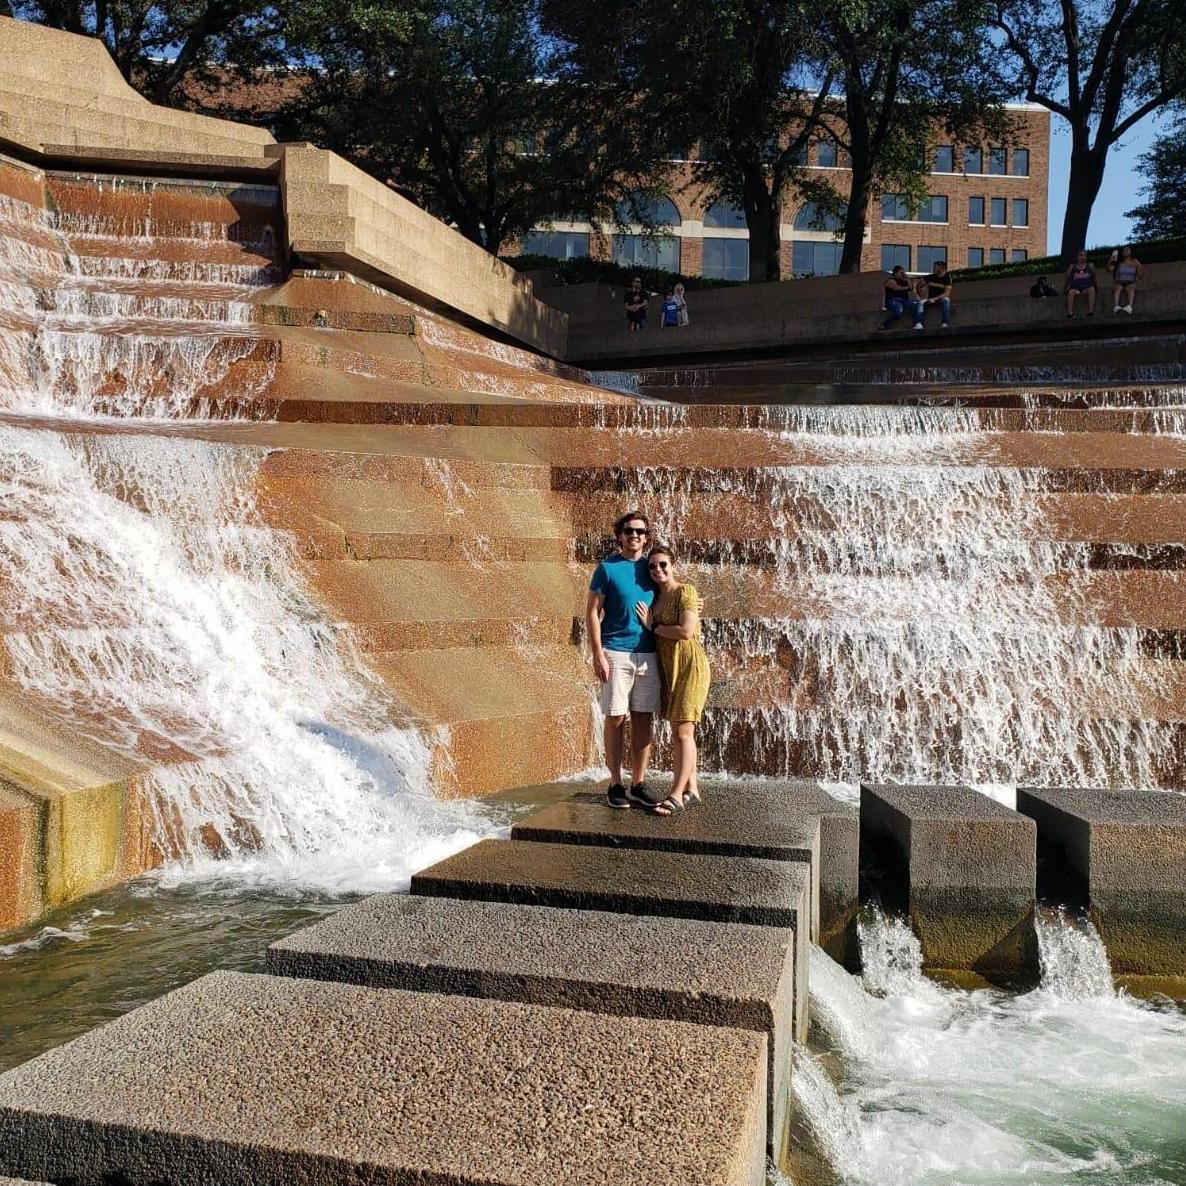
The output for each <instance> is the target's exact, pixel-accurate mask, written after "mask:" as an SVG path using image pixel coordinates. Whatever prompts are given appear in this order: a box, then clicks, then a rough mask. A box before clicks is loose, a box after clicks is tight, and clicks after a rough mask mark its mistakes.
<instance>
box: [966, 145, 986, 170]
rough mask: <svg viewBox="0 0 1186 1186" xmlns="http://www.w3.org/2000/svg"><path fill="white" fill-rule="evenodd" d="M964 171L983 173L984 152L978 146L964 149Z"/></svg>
mask: <svg viewBox="0 0 1186 1186" xmlns="http://www.w3.org/2000/svg"><path fill="white" fill-rule="evenodd" d="M964 172H965V173H983V172H984V153H982V152H981V151H980V149H978V148H965V149H964Z"/></svg>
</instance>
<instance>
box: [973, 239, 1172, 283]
mask: <svg viewBox="0 0 1186 1186" xmlns="http://www.w3.org/2000/svg"><path fill="white" fill-rule="evenodd" d="M1118 246H1120V245H1117V246H1112V247H1091V248H1089V249H1088V251H1087V258H1088V259H1089V260H1090V261H1091V262H1092V263H1093V264H1094V265H1095V266H1096V268H1098V269H1101V270H1102V269H1103V267H1104V265H1105V264H1106V263H1107V262H1108V257H1109V256H1110V255H1111V254H1112V252H1113V251H1116V250H1117V247H1118ZM1132 249H1133V254H1134V255H1135V256H1136V257H1137V259H1139V260H1140V261H1141V263H1143V264H1165V263H1173V262H1176V261H1178V260H1186V236H1179V237H1178V238H1175V239H1149V240H1147V241H1146V242H1144V243H1133V244H1132ZM1066 267H1067V265H1066V263H1065V262H1064V261H1063V258H1062V256H1061V255H1042V256H1037V257H1035V258H1034V259H1024V260H1019V261H1018V262H1017V263H1011V264H989V265H988V266H987V267H983V268H957V269H956V270H954V271H953V272H952V273H951V278H952V280H953V281H954V280H996V279H998V278H1000V277H1002V276H1051V277H1053V276H1061V275H1062V274H1063V272H1065V271H1066Z"/></svg>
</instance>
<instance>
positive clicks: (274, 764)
mask: <svg viewBox="0 0 1186 1186" xmlns="http://www.w3.org/2000/svg"><path fill="white" fill-rule="evenodd" d="M260 459H261V457H260V455H259V454H257V453H254V452H252V451H249V450H243V449H231V448H226V447H222V446H217V445H213V444H209V443H206V442H200V441H179V440H163V439H153V438H121V437H117V436H108V437H77V438H69V437H64V436H61V435H59V434H57V433H50V432H40V431H35V430H18V429H12V428H4V427H0V505H2V506H3V507H4V510H5V514H4V517H3V518H0V586H2V587H3V588H4V590H5V594H6V596H5V603H4V612H3V616H4V628H5V634H4V646H5V649H6V651H7V656H8V666H9V668H10V669H11V672H12V674H13V677H14V678H15V679H16V680H17V681H18V682H19V683H20V684H21V685H22V686H24V687H26V688H28V689H29V690H30V691H33V692H36V693H37V694H38V695H39V696H40V697H43V698H44V699H46V700H48V701H49V702H51V703H52V704H54V705H56V706H58V708H59V710H60V711H61V713H62V715H63V717H64V718H65V719H67V720H71V721H72V722H73V723H74V724H75V725H79V726H81V727H83V728H84V729H86V730H88V731H90V732H92V733H94V734H95V735H96V736H99V737H101V738H102V739H104V740H105V741H108V742H113V743H114V744H115V745H116V746H117V748H118V749H119V750H121V751H122V752H124V753H126V754H128V755H129V756H132V757H135V758H138V759H142V760H143V761H144V762H145V766H146V768H147V767H149V766H151V768H152V770H153V773H152V774H151V785H152V787H153V788H154V790H155V792H156V794H155V796H154V802H155V803H156V804H157V806H158V808H159V810H158V814H157V832H158V837H159V838H160V839H161V841H162V842H163V844H164V845H165V847H166V848H167V849H168V850H169V851H171V852H173V853H175V854H176V855H177V856H178V858H179V863H178V865H177V866H176V869H175V872H176V873H177V874H178V875H184V876H192V875H194V874H195V873H202V874H205V875H209V876H233V877H236V878H239V879H249V880H252V879H257V880H261V881H267V882H277V883H284V882H292V883H295V884H314V885H319V886H325V887H329V888H338V889H369V888H377V887H380V886H398V885H400V884H402V883H403V882H404V881H405V880H406V879H407V877H408V876H409V875H410V873H411V872H412V871H413V870H414V869H415V868H416V867H418V866H419V865H422V864H425V863H428V862H429V861H431V860H433V859H435V858H437V857H438V856H440V855H442V854H443V853H444V852H446V851H449V850H451V849H452V848H454V847H457V846H460V845H463V844H466V843H469V842H471V841H472V840H474V839H475V838H477V837H478V836H479V835H480V834H483V833H484V832H487V831H489V825H488V824H486V823H485V821H484V819H483V817H482V816H481V815H480V814H479V813H478V812H477V811H476V810H475V809H473V808H471V807H469V806H467V805H465V804H445V803H441V802H438V801H436V800H434V799H433V798H432V796H431V794H430V790H429V787H428V778H427V761H428V755H427V751H426V749H425V745H424V742H423V741H422V740H421V738H420V736H419V734H417V733H416V732H415V731H414V730H412V729H410V728H406V727H402V728H401V727H398V726H397V725H396V724H394V723H393V722H392V720H391V716H390V714H391V706H390V705H389V703H388V702H387V701H386V699H385V698H384V696H383V694H382V692H381V690H380V688H379V686H378V685H377V684H376V683H374V682H372V680H371V679H370V678H369V677H368V676H367V674H366V673H365V671H364V670H363V669H362V668H361V667H360V666H359V665H357V664H356V663H355V662H354V661H353V660H352V657H351V656H350V654H349V653H348V652H346V651H345V650H344V649H343V644H342V643H341V641H340V640H339V638H338V637H337V635H336V632H335V631H334V630H333V629H332V628H331V626H330V624H329V623H328V622H327V621H326V620H325V618H324V616H323V614H322V613H321V612H320V611H319V610H318V608H317V607H316V606H315V604H314V603H313V602H312V601H311V600H310V599H309V598H308V596H307V595H306V593H305V592H304V590H303V588H302V587H301V584H300V582H299V581H298V580H297V579H296V577H295V575H294V574H295V564H294V561H293V558H292V556H291V554H290V551H289V546H288V543H287V541H286V539H285V538H284V537H283V536H280V535H278V534H276V533H275V532H273V531H271V530H269V529H268V527H267V526H266V525H265V524H264V523H263V522H262V521H261V520H260V519H259V518H258V516H257V515H256V513H255V510H254V504H253V498H252V483H253V480H254V473H255V469H256V467H257V465H258V463H259V461H260ZM215 854H217V855H218V856H219V857H221V858H222V859H219V860H215V859H214V856H215Z"/></svg>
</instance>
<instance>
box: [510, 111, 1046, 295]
mask: <svg viewBox="0 0 1186 1186" xmlns="http://www.w3.org/2000/svg"><path fill="white" fill-rule="evenodd" d="M1009 114H1010V116H1011V122H1012V135H1011V136H1010V142H1009V143H1007V144H999V145H998V144H986V145H983V146H980V147H978V148H961V149H958V150H957V149H956V148H955V147H953V146H951V145H939V146H938V147H937V148H936V149H935V153H934V157H933V160H932V163H931V173H930V177H929V180H928V184H927V190H928V193H929V195H930V196H929V200H928V201H927V202H926V203H924V205H923V206H922V207H921V208H920V209H919V210H918V211H917V212H916V213H915V214H914V215H913V217H912V216H911V215H910V212H909V211H908V210H907V209H906V206H905V203H904V202H903V201H902V199H901V198H900V197H898V196H897V195H894V194H886V195H883V196H882V197H881V198H880V199H877V200H875V201H874V203H873V206H872V208H871V209H870V211H869V222H868V227H867V229H866V232H865V248H864V251H863V253H862V255H861V268H862V270H865V271H871V270H875V269H877V268H884V269H887V270H888V269H889V268H891V267H893V266H894V265H895V264H902V265H904V266H905V267H906V269H907V270H908V271H911V272H928V271H930V268H931V265H932V263H934V261H935V260H937V259H943V260H946V261H947V264H948V266H949V267H951V268H967V267H979V266H981V265H984V264H993V263H1005V262H1008V261H1011V260H1017V259H1025V258H1028V257H1029V256H1040V255H1045V254H1046V219H1047V183H1048V179H1049V169H1050V113H1049V112H1048V111H1046V110H1045V109H1044V108H1041V107H1038V106H1036V105H1030V104H1015V105H1010V107H1009ZM805 163H806V165H807V166H808V167H809V168H810V169H812V170H813V171H816V170H818V171H820V172H821V173H824V174H827V175H829V177H830V179H831V180H832V181H833V184H834V185H835V187H836V189H837V190H838V192H840V193H841V194H842V195H843V194H847V192H848V169H847V168H846V166H845V163H844V160H843V159H842V157H841V156H840V154H838V152H837V149H836V147H835V145H834V144H832V143H831V142H830V141H825V140H817V141H815V142H814V143H813V144H812V145H811V147H810V149H809V152H808V157H807V161H806V162H805ZM651 213H652V216H653V218H654V221H655V223H656V224H657V225H658V227H659V230H658V231H657V233H656V234H654V235H652V236H648V235H646V234H644V233H643V228H642V227H641V226H635V227H628V228H626V230H625V231H623V232H620V233H619V232H617V231H616V230H613V229H609V230H606V231H602V230H599V229H598V228H596V227H594V226H592V225H590V224H589V223H587V222H563V221H557V222H555V223H553V224H552V225H551V226H550V227H547V228H544V227H541V228H539V229H538V230H536V231H533V232H532V233H531V234H529V235H527V236H526V237H525V239H524V242H523V244H522V250H523V251H524V252H526V253H530V254H538V255H549V256H552V257H554V258H568V257H575V256H581V255H590V256H593V257H594V258H596V259H612V260H614V261H615V262H618V263H623V264H626V265H644V264H645V265H651V266H655V267H660V268H663V269H664V270H665V271H669V272H679V273H682V274H683V275H687V276H699V275H705V276H713V277H717V278H721V279H728V280H745V279H748V275H749V243H748V240H749V232H748V231H747V230H746V226H745V218H744V217H743V215H742V213H741V211H740V210H739V209H737V208H735V207H730V206H727V205H722V204H715V205H714V204H712V203H711V202H710V201H709V199H708V195H707V192H706V190H705V187H704V186H703V185H701V184H699V183H697V182H696V181H695V180H694V179H693V164H692V162H688V161H682V162H678V163H677V170H676V175H675V178H674V179H673V182H672V185H671V186H670V191H669V196H668V197H667V198H664V199H660V200H658V201H656V202H655V203H654V204H653V205H652V209H651ZM819 223H820V219H819V217H818V215H817V212H816V211H815V210H814V209H813V208H812V207H811V206H810V204H805V203H804V202H803V201H802V199H800V198H799V196H798V195H795V194H792V195H791V196H790V198H789V200H788V201H787V203H786V205H785V207H784V210H783V220H782V225H781V240H782V273H783V275H784V276H792V275H794V276H804V275H817V276H820V275H832V274H834V273H835V272H836V271H837V268H838V265H839V262H840V248H841V244H840V242H839V241H838V240H837V239H836V237H835V234H834V232H833V230H831V229H823V230H820V229H816V228H817V227H818V225H819Z"/></svg>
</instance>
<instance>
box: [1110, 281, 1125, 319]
mask: <svg viewBox="0 0 1186 1186" xmlns="http://www.w3.org/2000/svg"><path fill="white" fill-rule="evenodd" d="M1123 304H1124V285H1123V284H1113V285H1112V312H1113V313H1119V312H1120V306H1121V305H1123Z"/></svg>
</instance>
